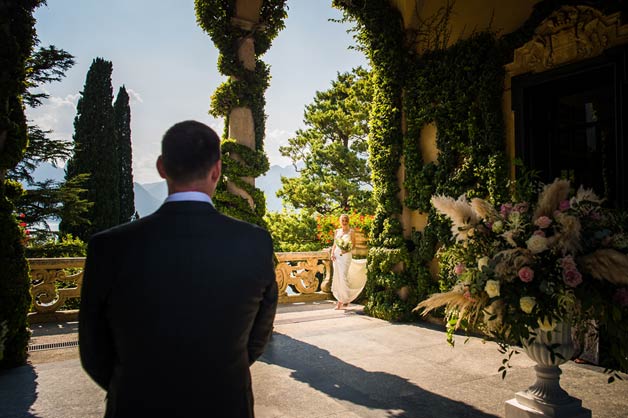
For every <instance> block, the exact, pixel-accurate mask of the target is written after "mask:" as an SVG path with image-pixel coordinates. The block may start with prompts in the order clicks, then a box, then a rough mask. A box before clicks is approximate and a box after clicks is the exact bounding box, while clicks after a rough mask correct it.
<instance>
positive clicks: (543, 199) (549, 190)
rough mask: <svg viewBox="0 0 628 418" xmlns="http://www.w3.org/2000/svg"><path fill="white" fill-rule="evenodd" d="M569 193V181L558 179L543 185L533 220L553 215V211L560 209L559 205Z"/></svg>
mask: <svg viewBox="0 0 628 418" xmlns="http://www.w3.org/2000/svg"><path fill="white" fill-rule="evenodd" d="M568 195H569V181H567V180H560V179H556V180H554V182H553V183H551V184H548V185H546V186H545V187H543V191H542V192H541V194H540V196H539V201H538V203H537V206H536V210H535V211H534V216H533V217H532V222H534V221H535V220H537V219H538V218H539V217H541V216H548V217H551V215H552V213H554V211H555V210H556V209H558V205H559V204H560V202H562V201H563V200H565V199H567V196H568Z"/></svg>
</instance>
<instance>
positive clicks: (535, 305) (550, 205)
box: [416, 180, 628, 371]
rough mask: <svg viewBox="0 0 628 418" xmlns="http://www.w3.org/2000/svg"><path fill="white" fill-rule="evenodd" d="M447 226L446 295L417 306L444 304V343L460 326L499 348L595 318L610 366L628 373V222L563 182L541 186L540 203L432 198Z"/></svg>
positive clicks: (443, 260) (586, 192)
mask: <svg viewBox="0 0 628 418" xmlns="http://www.w3.org/2000/svg"><path fill="white" fill-rule="evenodd" d="M431 202H432V205H433V206H434V207H435V208H436V210H437V211H438V212H439V213H440V214H442V215H444V216H446V217H447V218H448V219H449V220H451V223H452V227H451V232H452V242H451V243H450V245H447V246H444V247H442V248H441V250H439V253H438V258H439V261H440V266H441V273H440V274H441V278H442V279H443V280H444V282H445V283H449V284H450V288H449V290H448V291H446V292H443V293H438V294H435V295H432V296H431V297H429V298H428V299H427V300H424V301H423V302H421V303H420V304H419V305H418V306H417V308H416V309H417V310H420V309H422V310H423V314H424V315H425V314H427V313H429V312H430V311H432V310H434V309H437V308H441V307H444V309H445V316H446V320H447V328H448V333H447V335H448V341H449V342H450V343H451V344H453V333H454V331H455V330H456V329H459V328H462V329H465V330H471V329H473V330H478V331H481V332H483V333H484V334H485V335H486V336H487V338H488V339H491V340H494V341H497V342H498V343H500V347H502V348H504V349H505V348H508V347H510V346H517V345H519V344H520V343H521V341H525V340H526V339H528V338H530V331H531V330H533V329H538V330H541V331H551V330H553V329H554V328H555V327H556V326H557V324H558V323H559V322H564V321H569V322H570V323H571V324H572V325H573V326H576V327H577V326H578V325H579V324H586V323H587V322H589V321H590V320H596V321H597V324H598V327H599V328H600V329H603V331H604V333H605V335H607V336H608V340H609V341H610V342H609V344H610V347H609V355H610V356H611V357H612V360H613V367H614V368H617V369H619V370H623V371H626V370H628V255H627V254H626V253H627V252H628V230H624V229H623V228H625V227H626V224H627V223H626V215H625V214H615V213H612V212H611V211H610V210H607V209H604V208H603V207H602V206H601V199H600V198H598V197H597V196H596V195H595V193H593V192H592V191H591V190H585V189H583V188H582V187H580V189H579V190H578V191H577V192H576V193H572V191H571V190H570V184H569V182H568V181H564V180H556V181H554V183H552V184H550V185H546V186H545V187H544V189H543V191H542V192H541V193H540V195H539V197H538V201H537V202H536V204H534V205H533V204H531V203H529V202H512V203H505V204H502V205H500V206H498V207H494V206H493V205H491V204H490V203H488V202H487V201H485V200H483V199H479V198H474V199H471V200H470V201H468V200H467V199H466V198H465V197H464V196H461V197H459V198H458V199H453V198H451V197H446V196H434V197H432V200H431Z"/></svg>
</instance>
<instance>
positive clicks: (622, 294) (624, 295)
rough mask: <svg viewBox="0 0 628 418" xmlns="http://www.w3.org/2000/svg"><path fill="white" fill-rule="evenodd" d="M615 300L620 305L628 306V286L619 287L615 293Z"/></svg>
mask: <svg viewBox="0 0 628 418" xmlns="http://www.w3.org/2000/svg"><path fill="white" fill-rule="evenodd" d="M613 300H614V301H615V302H617V304H619V306H628V288H627V287H623V288H621V289H617V291H616V292H615V295H613Z"/></svg>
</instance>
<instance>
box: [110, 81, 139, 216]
mask: <svg viewBox="0 0 628 418" xmlns="http://www.w3.org/2000/svg"><path fill="white" fill-rule="evenodd" d="M113 118H114V132H115V136H116V143H117V147H118V159H119V164H118V190H119V191H120V197H119V202H120V209H119V212H120V213H119V214H120V220H119V223H124V222H129V221H130V220H131V219H133V216H134V215H135V193H134V192H133V167H132V151H131V107H130V106H129V94H128V93H127V91H126V88H125V87H124V86H122V87H120V90H118V95H117V97H116V101H115V103H114V105H113Z"/></svg>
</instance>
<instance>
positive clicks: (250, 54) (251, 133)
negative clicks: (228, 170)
mask: <svg viewBox="0 0 628 418" xmlns="http://www.w3.org/2000/svg"><path fill="white" fill-rule="evenodd" d="M261 5H262V0H246V1H245V0H239V1H237V2H236V13H235V14H236V15H235V17H234V18H232V19H231V23H232V24H233V25H234V26H235V27H236V28H238V29H241V30H242V31H244V32H246V33H248V34H250V33H253V31H255V30H257V29H258V23H259V11H260V7H261ZM237 43H238V49H237V54H238V59H239V60H240V63H241V64H242V66H243V67H244V68H245V69H246V71H250V72H254V71H255V64H256V63H255V58H256V57H255V41H254V39H253V38H252V37H251V36H244V37H241V38H240V39H238V41H237ZM228 128H229V134H228V136H229V138H232V139H234V140H235V141H236V143H238V144H241V145H244V146H246V147H248V148H250V149H252V150H254V149H255V121H254V120H253V112H252V111H251V109H250V108H249V107H234V108H233V109H231V112H230V114H229V127H228ZM233 158H234V159H235V160H236V161H238V162H241V163H243V161H242V158H241V157H240V155H238V154H237V153H234V155H233ZM241 179H242V181H244V182H246V183H248V184H250V185H251V186H255V178H254V177H248V176H247V177H242V178H241ZM227 190H228V191H229V192H230V193H232V194H234V195H236V196H240V197H241V198H243V199H246V200H247V201H248V203H249V205H250V206H251V209H253V210H254V209H255V204H256V203H255V201H254V200H253V197H252V196H251V195H250V194H249V193H248V192H247V191H246V190H244V189H242V188H240V187H238V185H237V183H236V182H233V181H227Z"/></svg>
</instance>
